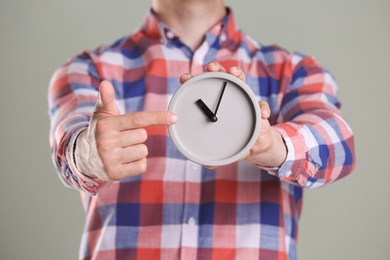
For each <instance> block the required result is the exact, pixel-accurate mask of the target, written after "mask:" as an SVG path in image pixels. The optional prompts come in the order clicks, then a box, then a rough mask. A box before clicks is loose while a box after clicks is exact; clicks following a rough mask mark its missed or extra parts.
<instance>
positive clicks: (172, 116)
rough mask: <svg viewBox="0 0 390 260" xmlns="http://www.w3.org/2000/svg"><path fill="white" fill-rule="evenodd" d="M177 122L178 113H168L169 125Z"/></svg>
mask: <svg viewBox="0 0 390 260" xmlns="http://www.w3.org/2000/svg"><path fill="white" fill-rule="evenodd" d="M176 122H177V115H175V114H168V115H167V123H168V124H169V125H172V124H174V123H176Z"/></svg>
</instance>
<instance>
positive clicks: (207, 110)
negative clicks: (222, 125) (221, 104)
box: [195, 99, 218, 122]
mask: <svg viewBox="0 0 390 260" xmlns="http://www.w3.org/2000/svg"><path fill="white" fill-rule="evenodd" d="M195 103H196V104H197V105H198V107H199V108H200V109H201V110H202V111H203V113H204V114H205V115H206V116H207V118H208V119H209V120H210V121H211V122H217V120H218V118H217V117H216V116H215V115H214V113H213V112H211V110H210V108H209V107H208V106H206V104H205V103H204V102H203V101H202V99H198V101H196V102H195Z"/></svg>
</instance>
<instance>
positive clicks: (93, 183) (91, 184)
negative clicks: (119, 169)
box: [65, 128, 106, 195]
mask: <svg viewBox="0 0 390 260" xmlns="http://www.w3.org/2000/svg"><path fill="white" fill-rule="evenodd" d="M83 130H85V128H81V129H77V130H76V131H75V132H73V134H72V135H71V136H70V139H69V140H68V144H67V146H66V151H65V156H66V161H67V162H68V165H69V169H70V171H71V172H72V173H73V175H74V176H73V177H74V178H76V181H77V182H78V184H79V186H80V189H81V190H83V191H85V192H87V193H88V194H90V195H96V193H97V191H98V189H100V188H101V187H103V186H104V185H105V184H106V182H105V181H103V180H101V179H99V178H91V177H89V176H87V175H85V174H83V173H82V172H81V171H79V169H78V168H77V166H76V161H75V157H74V150H75V149H74V148H75V145H76V141H77V137H78V136H79V135H80V133H81V132H82V131H83Z"/></svg>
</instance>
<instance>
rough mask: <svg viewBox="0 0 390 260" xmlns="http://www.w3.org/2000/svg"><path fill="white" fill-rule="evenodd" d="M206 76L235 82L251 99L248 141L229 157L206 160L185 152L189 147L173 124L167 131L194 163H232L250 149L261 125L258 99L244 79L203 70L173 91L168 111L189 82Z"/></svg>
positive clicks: (212, 164)
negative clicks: (251, 127) (251, 110)
mask: <svg viewBox="0 0 390 260" xmlns="http://www.w3.org/2000/svg"><path fill="white" fill-rule="evenodd" d="M207 78H214V79H215V78H218V79H221V80H228V81H231V82H233V83H235V85H237V86H239V87H241V89H243V90H244V92H245V94H246V95H247V96H248V98H249V100H250V101H251V103H252V105H253V106H252V108H253V109H254V116H255V122H254V124H253V125H254V127H253V131H252V136H251V138H249V141H247V142H246V145H244V147H243V148H242V149H241V150H240V151H239V152H237V153H235V154H234V155H232V156H229V157H227V158H223V159H210V160H208V159H204V158H203V157H202V158H200V157H196V156H194V153H188V152H187V150H189V149H188V148H186V147H185V146H184V145H183V143H182V141H181V139H180V138H179V135H178V133H177V131H175V125H170V126H168V133H169V136H170V137H171V139H172V141H173V143H174V145H175V146H176V148H177V149H178V150H179V151H180V152H181V153H182V154H183V155H184V156H185V157H186V158H187V159H189V160H191V161H193V162H195V163H198V164H201V165H206V166H223V165H228V164H231V163H234V162H236V161H239V160H240V159H242V158H243V157H244V156H245V155H246V154H247V153H248V152H249V151H250V149H251V148H252V147H253V145H254V144H255V142H256V140H257V138H258V135H259V132H260V127H261V111H260V106H259V104H258V102H259V101H258V99H257V98H256V96H255V94H254V93H253V91H252V89H251V88H250V87H249V86H248V85H247V84H246V83H245V82H244V81H242V80H241V79H239V78H237V77H236V76H233V75H231V74H229V73H227V72H219V71H218V72H204V73H201V74H198V75H195V76H193V77H192V78H190V79H189V80H187V81H186V82H184V83H183V84H182V85H181V86H180V87H179V88H178V89H177V90H176V91H175V93H174V94H173V95H172V98H171V100H170V102H169V106H168V111H170V112H173V113H175V112H174V108H175V105H176V103H177V100H178V99H179V98H180V95H181V93H182V92H184V91H185V90H186V89H187V88H189V87H190V86H191V84H193V83H194V82H197V81H199V80H204V79H207ZM179 120H180V118H179Z"/></svg>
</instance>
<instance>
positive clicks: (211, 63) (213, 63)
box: [205, 61, 215, 70]
mask: <svg viewBox="0 0 390 260" xmlns="http://www.w3.org/2000/svg"><path fill="white" fill-rule="evenodd" d="M210 65H213V66H214V65H215V62H214V61H212V62H210V63H209V64H207V65H206V67H205V70H207V67H208V66H210Z"/></svg>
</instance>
